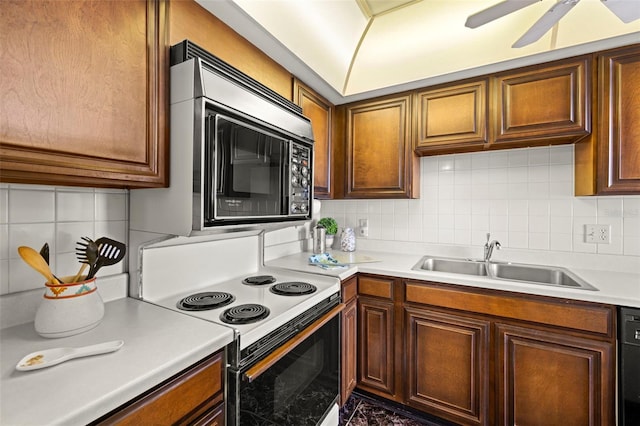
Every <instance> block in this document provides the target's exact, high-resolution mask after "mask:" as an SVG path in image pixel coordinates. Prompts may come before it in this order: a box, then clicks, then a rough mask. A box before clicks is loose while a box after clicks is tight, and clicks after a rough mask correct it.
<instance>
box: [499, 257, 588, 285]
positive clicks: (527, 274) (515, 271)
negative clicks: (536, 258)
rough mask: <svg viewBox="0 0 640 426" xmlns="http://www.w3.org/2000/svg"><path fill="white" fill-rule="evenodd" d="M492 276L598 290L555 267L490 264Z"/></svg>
mask: <svg viewBox="0 0 640 426" xmlns="http://www.w3.org/2000/svg"><path fill="white" fill-rule="evenodd" d="M488 268H489V271H490V275H491V276H492V277H494V278H499V279H505V280H512V281H526V282H533V283H538V284H545V285H554V286H560V287H573V288H582V289H585V290H597V289H596V288H595V287H593V286H592V285H590V284H589V283H587V282H585V281H584V280H583V279H581V278H580V277H578V276H577V275H575V274H574V273H572V272H571V271H569V270H567V269H565V268H560V267H554V266H536V265H522V264H513V263H489V265H488Z"/></svg>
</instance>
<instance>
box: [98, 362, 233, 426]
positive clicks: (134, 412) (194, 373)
mask: <svg viewBox="0 0 640 426" xmlns="http://www.w3.org/2000/svg"><path fill="white" fill-rule="evenodd" d="M224 366H225V362H224V352H223V351H221V352H217V353H216V354H214V355H211V356H210V357H208V358H206V359H204V360H202V361H200V362H199V363H197V364H195V365H193V366H192V367H189V368H187V369H186V370H185V371H183V372H181V373H179V374H177V375H176V376H175V377H173V378H171V379H169V380H167V381H166V382H165V383H163V384H161V385H159V386H158V387H156V388H154V389H153V390H151V391H150V392H148V393H145V394H144V395H141V396H140V397H139V398H136V399H134V400H133V401H131V402H129V403H128V404H125V405H124V406H122V407H120V408H119V409H117V410H115V411H114V412H112V413H109V414H107V415H106V416H104V417H102V418H100V419H98V420H97V421H96V422H94V423H92V424H93V425H113V424H118V425H144V424H147V425H150V424H156V425H160V424H163V425H164V424H172V425H211V426H214V425H218V426H224V424H225V413H224V389H225V386H224V378H225V368H224Z"/></svg>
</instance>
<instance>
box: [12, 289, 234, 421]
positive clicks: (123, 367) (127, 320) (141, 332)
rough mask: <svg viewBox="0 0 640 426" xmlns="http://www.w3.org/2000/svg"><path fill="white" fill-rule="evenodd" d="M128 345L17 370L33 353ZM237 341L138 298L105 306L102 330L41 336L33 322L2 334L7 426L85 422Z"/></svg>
mask: <svg viewBox="0 0 640 426" xmlns="http://www.w3.org/2000/svg"><path fill="white" fill-rule="evenodd" d="M111 340H124V346H123V347H122V348H121V349H120V350H119V351H117V352H113V353H109V354H104V355H96V356H92V357H87V358H79V359H75V360H71V361H67V362H65V363H62V364H59V365H56V366H53V367H49V368H43V369H40V370H33V371H17V370H15V366H16V364H17V363H18V361H19V360H20V359H21V358H22V357H23V356H24V355H27V354H28V353H30V352H34V351H37V350H41V349H48V348H54V347H62V346H84V345H91V344H95V343H101V342H106V341H111ZM232 340H233V332H232V330H231V329H230V328H227V327H224V326H221V325H217V324H213V323H210V322H207V321H202V320H200V319H196V318H193V317H190V316H188V315H183V314H180V313H178V312H174V311H171V310H168V309H164V308H161V307H158V306H155V305H152V304H149V303H146V302H142V301H139V300H136V299H131V298H123V299H118V300H115V301H112V302H108V303H106V304H105V315H104V319H103V320H102V322H101V323H100V324H99V325H98V326H97V327H96V328H94V329H92V330H90V331H87V332H85V333H81V334H77V335H75V336H70V337H65V338H61V339H46V338H43V337H40V336H39V335H38V334H37V333H36V332H35V330H34V327H33V323H26V324H22V325H17V326H13V327H9V328H5V329H2V330H0V343H1V347H0V365H1V367H2V370H1V371H2V377H1V382H0V424H2V425H7V426H9V425H11V426H13V425H44V424H47V425H52V424H65V425H83V424H86V423H88V422H90V421H92V420H95V419H96V418H98V417H100V416H102V415H104V414H106V413H108V412H109V411H111V410H113V409H115V408H117V407H119V406H120V405H122V404H123V403H126V402H127V401H129V400H131V399H132V398H134V397H136V396H138V395H140V394H141V393H143V392H145V391H147V390H148V389H150V388H152V387H154V386H155V385H157V384H159V383H161V382H162V381H164V380H165V379H168V378H169V377H171V376H173V375H175V374H176V373H178V372H180V371H182V370H184V369H185V368H187V367H189V366H190V365H192V364H194V363H196V362H198V361H199V360H201V359H203V358H204V357H206V356H207V355H210V354H212V353H214V352H216V351H218V350H220V349H221V348H223V347H224V346H225V345H227V344H229V343H231V342H232Z"/></svg>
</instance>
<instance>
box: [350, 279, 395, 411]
mask: <svg viewBox="0 0 640 426" xmlns="http://www.w3.org/2000/svg"><path fill="white" fill-rule="evenodd" d="M400 284H401V283H400V281H399V280H398V279H395V278H389V277H383V276H371V275H360V276H359V277H358V388H360V389H363V390H365V391H367V392H370V393H373V394H376V395H380V396H382V397H384V398H387V399H391V400H393V401H396V402H401V403H402V402H404V398H403V386H402V384H403V382H404V377H403V376H402V349H401V345H402V314H401V311H400V310H401V309H402V305H401V299H402V298H401V296H400V292H401V290H402V288H401V285H400Z"/></svg>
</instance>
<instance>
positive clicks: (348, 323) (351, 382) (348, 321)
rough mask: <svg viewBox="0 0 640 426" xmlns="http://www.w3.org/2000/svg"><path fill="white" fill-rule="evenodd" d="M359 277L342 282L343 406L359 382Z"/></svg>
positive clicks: (341, 397) (341, 380)
mask: <svg viewBox="0 0 640 426" xmlns="http://www.w3.org/2000/svg"><path fill="white" fill-rule="evenodd" d="M357 292H358V278H357V277H355V276H353V277H351V278H349V279H347V280H346V281H344V282H343V283H342V301H343V303H345V304H346V305H347V306H346V308H344V310H343V311H342V342H341V351H340V354H341V366H342V368H341V371H340V373H341V377H340V406H343V405H344V403H345V402H347V399H349V396H350V395H351V392H353V390H354V389H355V387H356V384H357V383H358V372H357V369H356V368H357V367H356V366H357V365H358V300H357Z"/></svg>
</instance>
